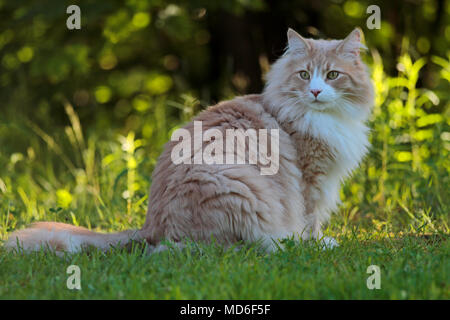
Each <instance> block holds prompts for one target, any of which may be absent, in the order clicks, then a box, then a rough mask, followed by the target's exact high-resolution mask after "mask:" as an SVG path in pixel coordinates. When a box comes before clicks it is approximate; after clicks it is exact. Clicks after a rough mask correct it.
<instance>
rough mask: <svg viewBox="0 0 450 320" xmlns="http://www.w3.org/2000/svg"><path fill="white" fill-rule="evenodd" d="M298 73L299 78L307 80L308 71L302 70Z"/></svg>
mask: <svg viewBox="0 0 450 320" xmlns="http://www.w3.org/2000/svg"><path fill="white" fill-rule="evenodd" d="M298 75H299V76H300V78H302V79H303V80H309V73H308V71H305V70H302V71H300V72H299V73H298Z"/></svg>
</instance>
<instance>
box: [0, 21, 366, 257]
mask: <svg viewBox="0 0 450 320" xmlns="http://www.w3.org/2000/svg"><path fill="white" fill-rule="evenodd" d="M287 37H288V45H287V48H286V50H285V53H284V54H283V55H282V56H281V57H280V58H279V59H278V60H277V61H276V62H275V63H274V64H273V65H272V67H271V70H270V71H269V72H268V73H267V76H266V80H267V81H266V85H265V88H264V90H263V92H262V93H261V94H251V95H246V96H242V97H236V98H234V99H232V100H229V101H224V102H221V103H219V104H217V105H215V106H212V107H209V108H208V109H207V110H205V111H203V112H201V113H200V114H199V115H198V116H196V117H195V118H194V121H197V122H198V121H200V122H201V123H202V126H203V130H209V129H217V130H218V131H219V132H222V133H224V132H225V131H226V130H227V129H242V130H247V129H255V130H260V129H271V130H277V132H278V137H277V139H278V141H277V146H278V153H279V154H278V168H277V172H276V173H275V174H272V175H263V174H261V172H260V169H261V167H262V166H263V164H262V163H261V162H257V163H256V164H249V163H244V164H229V163H227V164H214V163H212V164H205V163H202V164H196V163H195V162H194V163H193V164H192V163H191V164H185V163H178V164H175V163H174V161H173V159H172V158H173V157H172V155H173V152H172V151H173V150H174V148H175V147H176V146H177V144H178V143H179V141H169V142H168V143H167V144H166V145H165V149H164V151H163V153H162V154H161V156H160V158H159V160H158V163H157V165H156V167H155V169H154V172H153V175H152V185H151V192H150V198H149V204H148V211H147V218H146V222H145V224H144V226H143V227H142V228H141V229H138V230H127V231H123V232H119V233H112V234H102V233H97V232H92V231H90V230H87V229H85V228H81V227H75V226H71V225H67V224H63V223H57V222H38V223H35V224H32V225H31V226H30V227H29V228H27V229H24V230H19V231H15V232H13V233H12V234H11V235H10V237H9V239H8V240H7V242H6V244H5V247H6V248H8V249H10V250H15V249H17V248H18V247H20V248H22V249H23V250H25V251H36V250H40V249H41V248H42V247H46V248H51V249H53V250H56V251H57V252H60V253H61V252H64V251H65V252H78V251H80V250H82V249H83V248H85V247H88V246H94V247H97V248H99V249H101V250H108V249H109V248H110V247H111V246H116V245H120V246H125V245H127V244H129V243H130V242H131V241H133V240H137V241H142V240H146V241H147V243H148V244H149V245H150V247H152V248H153V249H154V250H156V251H157V250H160V249H164V245H162V244H161V242H162V241H163V240H169V241H172V242H174V243H176V244H180V245H181V246H182V243H183V241H185V240H186V239H190V240H192V241H199V242H208V241H211V239H215V241H218V242H219V243H221V244H223V245H225V246H228V245H230V244H233V243H236V242H244V243H245V242H247V243H248V242H250V243H252V242H260V243H261V244H262V246H263V247H264V248H266V249H267V250H268V251H273V250H276V249H277V248H279V243H277V241H278V240H279V239H283V238H287V237H289V238H291V237H294V238H297V239H304V240H306V239H317V240H321V241H323V243H324V244H325V245H327V246H328V247H333V246H335V245H337V242H336V241H335V240H334V239H332V238H324V237H323V233H322V231H321V226H322V225H323V224H324V223H325V222H326V221H328V219H329V217H330V214H331V213H332V212H333V211H334V210H336V209H337V206H338V204H339V188H340V183H341V182H342V180H343V179H345V178H346V177H347V176H349V175H350V173H351V172H352V170H354V169H355V168H356V167H357V166H358V164H359V163H360V161H361V160H362V158H363V156H364V155H365V153H366V152H367V149H368V147H369V142H368V137H367V136H368V128H367V126H366V125H365V122H366V121H367V119H368V117H369V115H370V112H371V109H372V106H373V100H374V92H373V86H372V83H371V80H370V76H369V72H368V68H367V66H366V65H365V64H364V63H363V62H362V60H361V56H360V51H361V49H364V45H363V44H362V40H361V39H362V37H363V34H362V31H361V30H360V29H359V28H356V29H355V30H353V31H352V32H351V33H350V34H349V35H348V36H347V37H346V38H345V39H343V40H314V39H306V38H303V37H302V36H300V35H299V34H298V33H297V32H295V31H294V30H292V29H289V30H288V32H287ZM194 121H193V122H190V123H189V124H187V125H186V126H185V127H184V129H185V130H187V132H190V133H193V130H194V125H193V123H194ZM202 143H204V144H205V145H206V144H207V142H202ZM247 147H248V145H247ZM273 147H274V145H273V143H272V149H273ZM273 150H274V149H273ZM191 151H192V157H195V154H197V153H198V152H199V151H198V150H196V149H195V147H194V148H193V149H192V150H191ZM223 152H224V153H226V152H227V151H223ZM233 156H234V155H233Z"/></svg>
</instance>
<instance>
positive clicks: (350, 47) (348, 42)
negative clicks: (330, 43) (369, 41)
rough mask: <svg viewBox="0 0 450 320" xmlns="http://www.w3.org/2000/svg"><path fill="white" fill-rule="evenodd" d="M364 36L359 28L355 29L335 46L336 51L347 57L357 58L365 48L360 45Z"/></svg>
mask: <svg viewBox="0 0 450 320" xmlns="http://www.w3.org/2000/svg"><path fill="white" fill-rule="evenodd" d="M363 37H364V34H363V32H362V30H361V29H360V28H355V29H354V30H353V31H352V32H350V34H349V35H348V36H347V37H346V38H345V39H344V40H341V43H340V44H339V45H338V46H337V48H336V51H337V52H339V53H341V54H344V55H348V56H350V57H353V58H354V57H358V56H359V54H360V50H361V49H365V48H366V47H365V46H364V45H363V44H362V39H363Z"/></svg>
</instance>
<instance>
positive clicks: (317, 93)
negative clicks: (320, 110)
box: [311, 89, 322, 98]
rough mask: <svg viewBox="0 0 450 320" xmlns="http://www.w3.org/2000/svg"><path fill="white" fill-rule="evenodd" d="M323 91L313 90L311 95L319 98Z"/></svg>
mask: <svg viewBox="0 0 450 320" xmlns="http://www.w3.org/2000/svg"><path fill="white" fill-rule="evenodd" d="M321 92H322V90H319V89H311V93H312V94H313V95H314V97H316V98H317V96H318V95H319V93H321Z"/></svg>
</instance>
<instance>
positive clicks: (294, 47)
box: [287, 28, 310, 53]
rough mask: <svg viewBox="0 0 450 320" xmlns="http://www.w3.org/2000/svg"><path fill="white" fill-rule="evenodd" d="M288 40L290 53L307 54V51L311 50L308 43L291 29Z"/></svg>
mask: <svg viewBox="0 0 450 320" xmlns="http://www.w3.org/2000/svg"><path fill="white" fill-rule="evenodd" d="M287 38H288V49H289V51H292V52H296V53H306V51H307V50H309V49H310V46H309V44H308V42H307V41H306V40H305V39H303V37H302V36H301V35H299V34H298V33H297V32H295V31H294V30H293V29H291V28H289V29H288V32H287Z"/></svg>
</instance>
